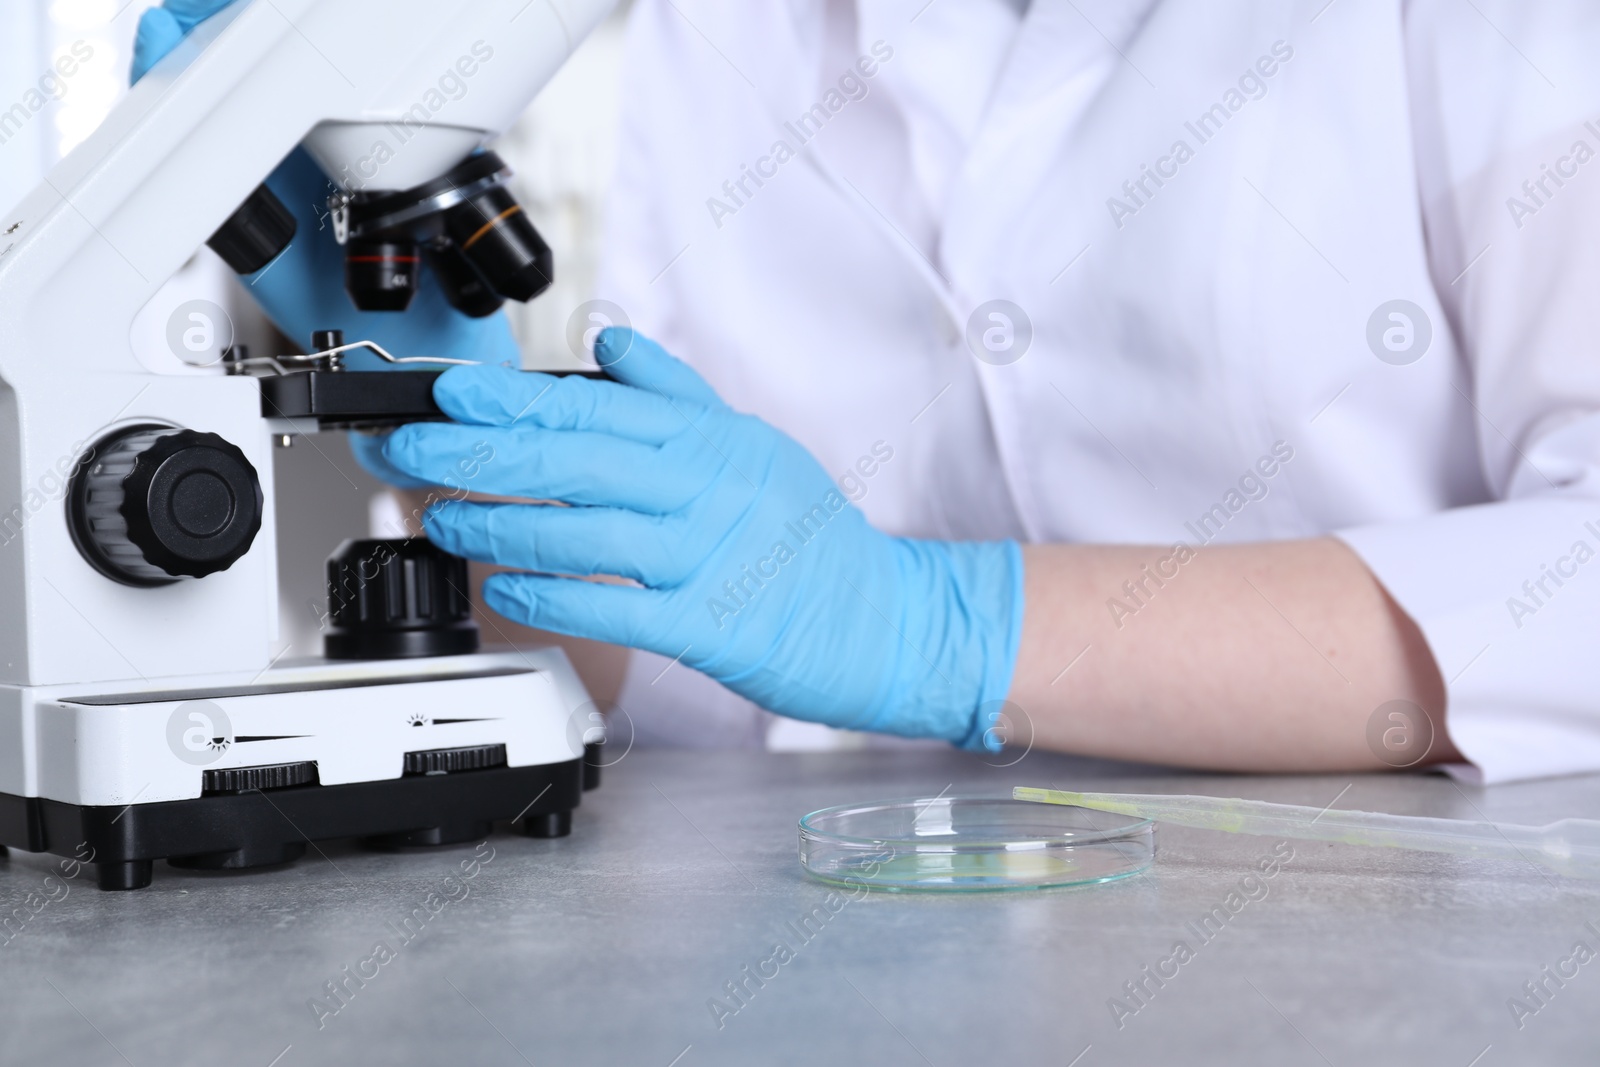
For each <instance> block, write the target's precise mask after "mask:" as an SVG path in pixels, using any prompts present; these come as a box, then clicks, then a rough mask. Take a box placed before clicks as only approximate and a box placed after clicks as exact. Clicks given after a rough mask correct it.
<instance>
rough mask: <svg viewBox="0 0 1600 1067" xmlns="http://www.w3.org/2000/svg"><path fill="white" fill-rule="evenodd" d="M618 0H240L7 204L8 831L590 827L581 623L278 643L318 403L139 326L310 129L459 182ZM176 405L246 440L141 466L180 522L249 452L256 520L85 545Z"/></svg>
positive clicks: (264, 855) (4, 652)
mask: <svg viewBox="0 0 1600 1067" xmlns="http://www.w3.org/2000/svg"><path fill="white" fill-rule="evenodd" d="M611 4H612V0H531V2H530V0H270V2H268V0H240V2H239V3H236V4H234V5H233V6H232V7H230V8H229V9H228V10H226V11H225V12H223V13H222V14H221V15H219V16H217V17H216V18H213V19H211V20H210V21H208V22H206V23H204V24H202V25H201V27H200V28H199V29H197V30H196V32H195V33H194V34H193V35H192V37H191V38H190V39H188V40H186V41H185V42H184V43H183V44H182V45H181V46H180V47H179V48H178V49H177V51H176V52H175V53H174V54H173V55H171V56H169V57H167V58H166V59H165V60H163V61H162V62H161V63H160V64H158V65H157V66H156V68H155V69H154V70H153V71H152V72H151V73H150V74H149V75H148V76H147V77H145V78H144V79H143V80H142V81H141V82H140V83H139V84H138V85H137V86H135V87H134V88H133V90H132V91H131V92H130V93H129V94H128V96H127V97H126V98H125V99H124V100H123V101H122V102H121V103H120V104H119V105H118V106H117V107H116V109H115V110H113V112H112V113H111V114H110V116H109V117H108V118H107V119H106V121H105V122H104V124H103V125H102V126H101V127H100V128H99V129H98V130H97V131H96V132H95V133H94V135H93V136H91V137H90V138H89V139H88V140H87V141H86V142H85V143H84V144H83V145H81V146H80V147H79V148H77V149H76V150H74V151H73V152H72V153H71V154H70V155H69V156H68V157H67V158H66V159H64V160H63V161H62V162H61V164H60V165H59V166H57V167H56V168H55V169H54V170H53V171H52V172H51V173H50V174H49V175H48V176H47V178H46V179H45V181H44V183H43V184H41V185H40V186H39V188H38V189H36V190H35V191H34V192H33V193H32V194H31V195H30V196H29V197H28V198H26V199H25V200H24V201H23V202H22V203H21V204H20V205H19V206H18V208H17V209H16V211H15V213H14V214H12V215H11V216H8V217H5V218H0V502H3V503H0V542H3V543H0V604H3V605H4V606H5V610H6V612H7V615H6V619H5V622H4V624H3V625H0V843H4V844H6V845H10V846H13V847H20V848H24V849H27V850H30V851H52V852H58V853H61V854H66V855H72V854H76V855H78V856H79V858H83V857H84V855H85V854H86V851H85V850H88V851H89V852H92V853H93V856H94V859H95V861H96V862H97V863H98V864H99V870H100V879H101V884H102V886H104V887H106V888H137V887H139V886H141V885H144V884H147V883H148V881H149V879H150V877H151V873H150V871H151V862H152V861H153V860H155V859H160V858H170V859H173V860H174V861H175V862H180V863H181V862H187V863H188V864H189V865H191V866H198V867H244V866H254V865H257V864H261V863H270V862H279V861H282V860H285V859H290V858H293V857H294V856H295V855H297V854H298V852H299V851H300V850H303V847H304V840H305V838H307V837H309V838H312V839H315V838H318V837H333V836H352V835H354V836H364V837H375V838H378V839H380V840H384V841H387V842H389V843H391V844H426V843H441V842H447V841H451V840H459V839H462V838H464V837H466V836H470V835H475V834H477V833H481V832H483V831H484V830H485V829H487V826H488V824H490V823H492V822H493V821H497V820H498V821H507V820H512V819H518V818H520V819H522V821H523V826H524V829H525V831H527V832H529V833H531V834H534V835H536V836H550V835H556V834H560V833H564V832H566V828H567V826H568V825H569V820H570V812H571V809H572V807H573V806H574V805H576V803H577V800H578V790H579V788H580V785H581V782H582V778H583V770H584V765H583V757H584V731H585V730H588V729H590V728H591V726H592V723H591V722H590V721H589V719H590V716H589V712H588V708H590V707H592V705H588V704H587V695H586V694H585V692H584V690H583V687H582V685H581V683H580V682H579V681H578V679H577V677H576V675H575V674H574V673H573V672H572V670H571V668H570V666H569V665H568V663H567V661H566V659H565V657H564V656H563V655H562V654H561V652H560V651H559V650H554V649H548V650H542V651H539V652H533V653H521V652H516V651H506V652H492V653H475V652H467V653H462V654H453V655H417V654H415V651H413V652H412V653H411V654H408V655H406V656H405V658H379V659H342V660H330V659H325V658H321V657H314V658H310V659H300V658H286V659H285V660H284V662H282V663H274V662H271V660H270V653H271V649H272V647H273V644H274V641H275V639H276V636H277V634H276V631H277V603H278V590H277V531H276V529H275V508H274V501H273V442H274V439H275V438H276V437H278V436H279V435H281V434H285V433H291V432H294V433H299V432H307V431H308V430H312V431H314V430H315V429H316V427H317V423H316V421H315V419H311V420H310V421H307V420H306V419H305V418H297V419H290V418H286V417H278V416H277V415H276V414H274V412H273V410H272V409H271V408H270V406H267V407H265V408H264V403H263V384H262V383H263V381H265V379H261V378H257V377H252V376H250V375H248V374H238V373H232V374H230V373H225V372H224V369H223V367H221V366H210V367H198V368H197V367H195V366H191V365H189V364H187V363H185V362H184V361H182V360H180V359H178V358H177V356H172V358H171V359H170V360H168V359H167V358H166V354H165V353H157V354H154V355H152V354H150V353H136V352H135V351H134V350H133V346H132V345H131V343H130V328H131V325H132V324H133V322H134V319H135V316H136V315H137V314H138V313H139V311H140V309H141V308H142V307H144V305H145V304H146V302H147V301H149V300H150V299H151V297H152V296H153V295H154V294H155V293H156V292H157V290H158V289H159V288H160V287H161V286H162V285H163V284H164V283H165V282H166V281H167V280H168V279H169V278H171V277H172V276H173V275H174V273H175V272H177V271H178V269H179V268H180V267H181V266H182V265H183V264H184V263H185V262H186V261H187V260H188V259H189V258H190V257H191V256H192V255H193V254H194V253H195V252H196V250H197V249H198V248H199V247H200V246H201V244H203V243H206V241H207V239H208V238H210V237H211V236H212V235H213V233H214V232H215V231H217V230H218V229H219V227H221V226H223V224H224V222H225V221H227V220H229V219H230V216H231V215H232V214H233V213H234V212H235V209H237V208H239V207H240V205H241V204H243V203H244V202H245V201H246V200H247V198H249V197H250V196H251V194H252V191H253V190H255V189H256V188H257V186H258V185H259V184H260V183H261V182H262V181H263V180H264V179H265V177H266V176H267V175H268V174H269V173H270V172H271V171H272V170H273V169H274V168H275V167H276V166H277V165H278V163H279V162H280V161H281V160H283V159H284V157H285V156H286V155H288V154H289V153H290V152H291V151H292V150H293V149H294V148H295V147H296V146H297V145H302V144H303V145H304V146H305V148H306V149H307V151H308V152H309V153H310V154H311V155H312V157H313V158H314V159H316V160H317V162H318V163H319V164H320V165H321V166H322V168H323V169H324V170H325V171H326V172H327V173H328V175H329V176H330V177H331V178H332V179H334V180H335V181H336V182H338V183H339V184H340V185H341V186H343V187H345V188H346V189H347V190H348V191H350V192H358V191H359V192H362V193H365V194H368V195H369V196H370V195H374V194H381V193H383V192H386V191H391V190H405V189H410V188H413V187H416V186H422V185H425V184H426V183H429V182H433V181H436V180H437V179H440V177H441V176H442V175H446V174H447V172H451V170H452V168H454V167H457V166H458V165H460V164H462V162H463V160H464V159H467V158H468V157H469V156H471V155H472V153H474V152H475V150H477V149H478V148H479V147H480V146H481V145H482V144H483V143H484V142H485V141H486V140H487V139H488V138H490V137H491V136H493V135H495V134H497V133H499V132H501V131H503V130H505V129H506V128H507V127H508V126H509V125H510V124H511V123H512V122H513V121H514V120H515V119H516V118H517V116H518V114H519V113H520V112H521V111H522V109H523V108H524V107H525V105H526V104H527V103H528V101H529V100H530V99H531V98H532V97H533V96H534V95H535V94H536V93H537V92H538V91H539V89H540V88H542V87H543V85H544V84H545V83H546V82H547V81H548V80H549V79H550V77H551V76H552V75H553V74H554V73H555V72H556V70H557V69H558V68H559V67H560V66H561V65H562V63H563V62H564V61H565V60H566V58H567V57H568V55H569V54H570V53H571V51H572V49H573V48H574V47H575V46H576V45H577V43H578V42H579V41H581V40H582V38H583V37H584V36H585V35H586V34H587V33H588V32H589V31H590V30H591V29H592V28H593V27H594V26H595V25H596V24H597V23H598V22H599V21H600V20H601V18H602V17H603V16H604V15H605V14H606V12H607V10H608V9H609V7H610V6H611ZM469 68H470V69H471V75H470V77H465V74H464V72H465V71H467V70H468V69H469ZM452 75H453V77H454V79H455V80H453V81H450V82H449V83H448V84H451V85H455V84H457V83H458V82H464V84H466V86H467V91H466V92H465V93H464V94H462V95H460V96H459V98H457V99H448V98H446V97H444V96H441V95H440V80H441V78H446V77H449V76H452ZM446 100H447V106H436V105H437V104H438V103H439V102H441V101H446ZM397 132H398V133H403V135H404V136H405V141H404V144H403V146H402V145H399V144H398V142H397V136H396V135H397ZM381 143H387V144H388V145H390V146H395V147H396V149H397V150H395V151H392V152H383V151H379V152H377V153H376V154H375V148H376V146H378V145H379V144H381ZM508 213H510V209H508ZM316 236H317V237H318V238H320V239H326V235H325V234H318V235H316ZM311 237H312V235H310V234H300V235H299V236H298V237H297V238H296V239H298V240H307V239H311ZM402 258H403V257H402ZM322 366H323V370H324V371H329V370H337V367H336V366H334V367H329V366H328V365H327V364H326V363H325V364H323V365H322ZM371 376H372V377H373V378H378V377H382V375H379V374H376V373H373V374H372V375H371ZM356 377H358V376H357V375H355V374H346V375H344V378H345V379H354V378H356ZM264 410H266V411H267V414H265V415H264V414H263V412H264ZM301 414H305V413H301ZM324 425H327V423H326V422H324ZM140 427H144V428H146V430H145V435H144V436H143V437H141V436H139V432H138V431H139V428H140ZM174 430H183V431H192V434H191V435H190V436H189V437H188V438H186V440H188V441H189V443H190V445H192V446H194V447H195V448H196V449H198V451H197V452H194V453H192V454H190V456H189V459H190V460H194V462H193V463H190V465H189V466H190V467H193V466H194V465H195V463H198V465H199V466H198V468H196V469H200V468H204V467H205V465H206V463H207V462H210V460H216V459H217V457H218V456H223V454H224V453H226V455H225V456H224V458H223V459H222V460H219V462H224V463H225V464H231V466H230V467H229V468H228V471H225V472H223V474H222V475H217V474H216V473H215V472H209V473H208V472H207V471H205V470H203V469H202V470H201V474H200V475H199V476H196V477H190V475H191V474H192V473H193V471H192V470H190V469H189V467H184V466H183V464H182V463H180V464H179V465H178V466H177V467H172V468H171V469H167V472H166V474H162V473H161V469H157V470H156V471H155V473H154V474H151V472H150V471H146V472H145V473H146V475H148V476H149V477H150V478H154V479H155V482H150V484H148V485H144V486H143V487H142V488H141V490H140V491H141V492H145V493H147V495H149V498H150V499H151V500H154V499H155V495H158V493H159V492H167V493H169V494H185V493H186V494H187V495H186V496H183V497H182V500H183V501H184V505H183V508H184V509H187V510H183V509H180V511H182V512H183V515H185V516H187V517H186V518H183V519H182V520H181V521H180V522H179V526H182V527H183V529H182V530H179V531H178V533H177V534H174V535H173V536H177V537H179V538H180V539H181V537H183V536H187V535H188V533H192V534H195V535H196V536H197V537H198V536H201V535H207V534H208V533H209V532H210V527H209V525H208V524H210V523H212V520H213V519H214V520H215V521H216V522H217V523H219V524H220V523H223V522H224V520H225V519H227V518H228V517H229V516H233V515H234V513H235V512H236V511H237V510H239V509H244V510H246V511H248V510H249V508H250V503H251V502H250V500H249V499H248V498H249V495H250V494H249V491H248V487H247V486H246V487H245V488H243V489H241V486H245V483H244V482H242V481H240V480H239V479H241V478H243V477H244V474H243V473H242V472H243V471H245V470H246V469H250V470H253V474H254V477H255V479H256V481H257V483H258V484H259V491H260V496H259V504H258V505H256V506H257V509H258V514H259V528H258V529H257V530H256V531H255V532H254V534H253V537H249V536H245V534H247V533H248V531H247V530H246V531H243V532H241V533H240V538H241V539H242V541H243V542H244V543H243V545H242V548H241V554H238V555H237V558H234V559H232V560H231V561H229V562H224V563H223V564H222V567H221V569H213V570H212V571H211V572H210V573H203V575H202V576H198V577H193V576H186V575H184V574H179V573H172V569H173V567H174V564H172V563H171V561H169V560H163V559H155V560H154V562H152V561H151V559H150V558H148V557H150V556H151V555H152V553H151V552H148V551H146V552H144V555H145V556H146V557H147V558H145V559H140V558H138V555H139V552H138V551H136V549H137V546H136V545H134V546H130V544H129V543H128V542H127V541H126V540H120V539H119V537H120V534H119V533H118V530H111V532H110V533H109V534H106V535H105V536H106V538H107V539H106V540H105V541H104V542H103V543H101V542H99V541H96V542H95V544H89V545H87V547H86V544H85V543H86V540H87V541H95V538H96V537H99V536H100V535H99V534H94V535H93V536H91V535H90V534H86V532H85V530H87V529H88V527H89V526H93V525H94V524H95V523H96V522H100V520H95V519H93V513H94V508H95V507H96V506H97V505H95V504H94V503H93V501H94V500H95V499H99V500H100V504H99V505H98V506H99V507H100V517H101V519H102V520H103V519H105V518H106V516H107V515H110V516H111V526H113V527H116V526H118V523H120V522H121V521H122V520H121V519H118V518H117V517H116V514H113V512H108V511H107V510H106V504H105V501H106V500H107V499H111V498H108V497H105V495H104V492H102V491H109V492H112V493H113V496H115V497H116V499H121V497H120V495H118V494H119V493H120V490H118V488H117V485H118V479H119V478H120V477H121V475H122V474H123V473H126V472H127V471H128V470H129V469H130V466H129V465H130V464H133V465H134V466H135V467H136V466H137V464H136V458H137V456H138V455H139V454H140V453H139V449H140V448H141V447H145V446H148V449H149V450H150V451H152V454H153V451H154V449H155V445H154V444H152V442H165V443H166V445H172V444H173V442H175V441H178V440H179V438H178V437H175V436H173V435H172V431H174ZM196 435H198V436H196ZM206 435H216V437H217V438H221V439H222V440H221V442H220V443H219V442H217V441H216V440H215V439H214V438H211V437H208V436H206ZM117 442H121V444H120V445H118V444H117ZM197 442H198V443H197ZM113 446H115V447H113ZM224 446H231V448H232V449H233V450H234V451H233V452H228V451H227V449H226V448H225V447H224ZM118 448H121V449H122V452H121V453H117V454H116V455H113V453H116V452H117V449H118ZM97 449H98V450H99V451H98V453H97V451H96V450H97ZM169 451H171V449H170V448H169ZM195 456H198V457H199V459H197V460H196V459H195ZM207 457H210V459H209V460H208V459H207ZM146 459H148V457H146ZM241 461H242V464H243V465H241ZM119 462H120V463H121V464H122V465H121V466H117V463H119ZM150 462H153V461H150ZM185 462H188V461H187V460H186V461H185ZM149 465H150V464H149V462H147V463H146V466H149ZM180 468H181V469H180ZM91 469H92V470H93V471H94V476H95V477H96V478H99V479H100V480H101V482H103V483H105V484H104V485H101V486H100V488H99V489H96V490H93V491H91V492H90V493H89V496H88V497H87V498H86V499H88V500H89V501H90V503H89V504H87V505H84V506H85V507H86V508H87V509H88V511H89V513H90V514H91V518H90V520H88V522H87V525H85V524H84V523H85V520H83V517H82V516H81V515H80V516H79V517H78V522H79V525H78V526H74V525H73V521H72V519H71V516H69V511H70V510H71V507H70V505H71V501H70V500H63V485H64V484H65V483H66V481H67V480H68V479H69V477H70V478H73V479H83V478H87V477H89V473H88V472H89V471H90V470H91ZM163 469H165V468H163ZM128 477H129V478H133V477H135V475H134V474H129V475H128ZM162 478H166V480H167V483H170V484H165V483H163V484H165V488H164V489H163V488H162V486H161V485H158V484H157V483H159V482H160V481H161V479H162ZM219 479H220V480H219ZM230 479H232V480H231V481H230ZM148 480H149V478H147V481H148ZM129 484H131V483H129ZM108 487H109V488H108ZM219 487H220V488H219ZM97 492H98V493H101V496H100V497H98V498H97V497H95V495H94V494H95V493H97ZM128 494H129V496H128V499H130V500H131V499H132V496H133V490H131V489H129V490H128ZM69 496H70V494H69ZM172 499H177V497H172ZM13 502H15V503H14V506H13ZM113 504H115V500H113ZM118 506H120V505H118ZM208 509H209V510H208ZM218 509H221V510H220V511H219V510H218ZM113 511H115V508H113ZM169 518H170V516H169ZM158 519H159V517H158ZM127 522H128V524H130V529H131V526H132V524H133V523H134V520H133V519H131V518H130V519H128V520H127ZM196 523H198V524H199V525H198V526H196ZM104 525H105V524H104V522H100V526H99V527H96V528H97V529H98V528H101V527H104ZM118 529H120V527H118ZM184 531H188V533H185V532H184ZM169 532H170V531H169ZM146 533H147V534H148V531H146ZM132 536H133V534H132V533H131V532H130V533H129V534H128V537H132ZM140 543H141V544H142V543H143V542H140ZM96 545H98V547H96ZM330 547H331V546H330ZM180 555H181V552H180ZM91 557H92V558H91ZM408 567H409V564H408ZM119 568H120V569H119ZM152 568H154V569H152ZM178 569H179V570H181V567H178ZM202 570H204V568H202ZM405 575H406V576H407V580H408V581H409V580H410V578H409V576H410V575H411V571H410V570H409V569H408V570H406V571H405ZM363 577H365V576H363ZM395 588H396V589H398V588H399V587H398V586H397V587H395ZM406 590H409V592H407V595H411V596H413V597H415V596H416V595H418V594H417V593H416V591H415V590H414V589H410V587H409V586H408V587H406ZM406 590H402V592H405V591H406ZM362 595H363V596H364V595H365V594H364V593H363V594H362Z"/></svg>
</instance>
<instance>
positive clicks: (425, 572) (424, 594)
mask: <svg viewBox="0 0 1600 1067" xmlns="http://www.w3.org/2000/svg"><path fill="white" fill-rule="evenodd" d="M328 623H329V626H328V632H327V633H326V634H324V635H323V638H322V646H323V652H324V654H325V655H326V656H327V657H328V658H329V659H404V658H409V657H412V656H452V655H457V654H460V653H464V652H476V651H477V650H478V624H477V623H475V622H473V621H472V601H471V600H470V599H468V596H467V561H466V560H464V559H462V558H461V557H460V556H452V555H451V554H450V553H448V552H445V551H444V550H442V549H440V548H439V547H438V546H437V545H435V544H433V542H431V541H427V540H423V539H421V538H410V539H405V540H388V541H379V540H351V541H346V542H345V543H344V544H342V545H340V546H339V549H338V551H336V552H335V553H334V554H333V555H332V556H330V557H329V558H328Z"/></svg>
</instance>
